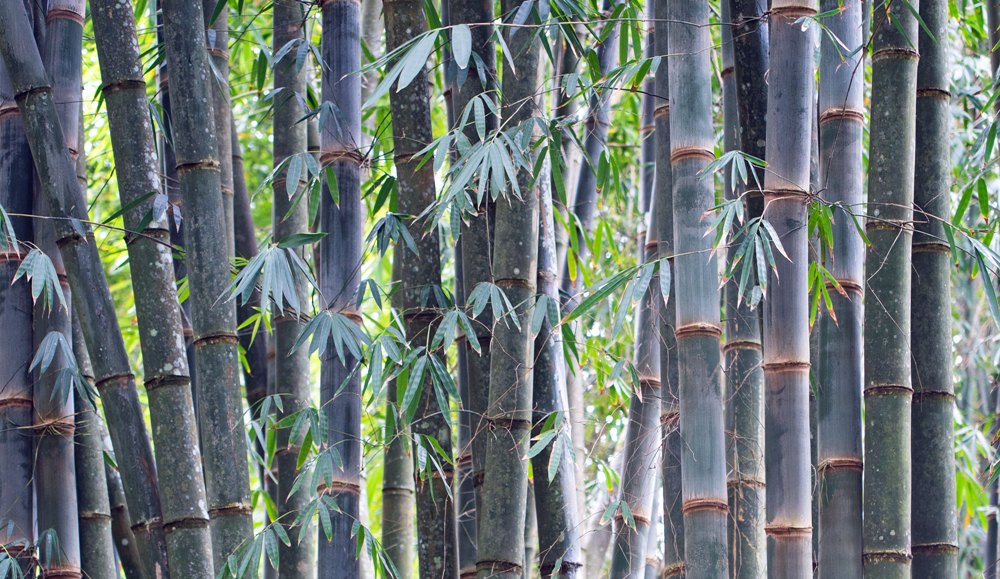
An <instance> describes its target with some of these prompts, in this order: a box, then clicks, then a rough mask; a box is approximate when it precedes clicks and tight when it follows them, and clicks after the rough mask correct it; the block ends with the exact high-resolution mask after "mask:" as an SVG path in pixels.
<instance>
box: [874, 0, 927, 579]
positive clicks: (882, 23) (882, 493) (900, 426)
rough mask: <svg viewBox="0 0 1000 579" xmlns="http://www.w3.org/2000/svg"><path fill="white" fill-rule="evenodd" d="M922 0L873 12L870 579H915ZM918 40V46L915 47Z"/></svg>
mask: <svg viewBox="0 0 1000 579" xmlns="http://www.w3.org/2000/svg"><path fill="white" fill-rule="evenodd" d="M917 8H918V3H917V2H916V0H911V1H910V2H906V3H903V2H890V1H889V0H883V1H880V2H878V4H876V7H875V12H874V17H873V26H874V35H875V37H874V39H873V52H872V99H871V127H870V128H869V131H868V132H869V154H868V157H869V158H870V159H878V160H879V162H878V163H872V164H871V165H870V166H869V169H868V212H867V216H868V220H867V223H866V226H865V228H866V230H867V233H868V239H869V240H870V241H871V245H870V246H869V249H868V253H867V255H866V259H865V271H866V276H867V280H868V284H867V286H866V287H865V304H866V306H865V314H864V359H865V368H864V371H865V387H864V398H865V416H864V420H865V425H864V426H865V429H864V432H865V449H864V451H865V455H864V459H865V477H864V525H863V527H864V572H865V577H875V578H882V577H909V576H910V568H911V551H910V538H911V528H910V521H911V516H910V506H911V489H912V482H911V478H910V476H911V470H912V465H911V459H910V445H911V429H910V424H911V406H912V395H913V386H912V383H911V372H910V364H911V362H910V360H911V356H912V355H913V352H912V351H911V350H910V288H911V286H910V273H911V272H910V265H911V259H910V246H911V241H912V230H911V223H912V221H913V207H912V204H913V174H914V173H913V172H914V156H915V151H914V144H913V143H914V138H915V132H916V129H915V122H916V120H915V119H916V94H917V93H916V86H917V61H918V60H919V55H918V52H917V47H916V46H914V45H913V44H912V42H916V39H917V33H918V25H917V19H916V18H915V16H914V15H913V14H912V13H911V12H910V10H911V9H917ZM911 41H912V42H911Z"/></svg>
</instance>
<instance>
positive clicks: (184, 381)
mask: <svg viewBox="0 0 1000 579" xmlns="http://www.w3.org/2000/svg"><path fill="white" fill-rule="evenodd" d="M165 386H181V387H185V388H186V387H190V386H191V377H190V376H185V375H165V376H156V377H154V378H150V379H148V380H146V381H145V382H144V383H143V387H144V388H145V389H146V392H152V391H153V390H158V389H160V388H163V387H165Z"/></svg>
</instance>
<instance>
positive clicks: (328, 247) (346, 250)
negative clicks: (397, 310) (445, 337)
mask: <svg viewBox="0 0 1000 579" xmlns="http://www.w3.org/2000/svg"><path fill="white" fill-rule="evenodd" d="M322 9H323V46H322V55H323V61H324V63H325V67H324V69H323V91H322V92H323V101H327V102H331V103H333V104H334V105H336V106H337V108H338V109H339V110H340V116H339V117H338V118H336V119H334V118H327V119H326V120H324V122H323V126H322V127H321V128H320V130H321V141H322V143H321V155H320V165H321V166H323V167H324V168H325V170H326V171H333V172H334V173H335V174H336V180H337V184H338V188H339V191H338V193H339V198H340V203H339V204H337V203H334V202H333V197H332V194H331V192H330V191H329V190H328V186H327V183H326V181H328V180H324V185H323V192H322V194H321V201H320V209H319V211H320V231H323V232H325V233H327V234H328V235H327V236H326V237H324V238H323V239H322V240H321V241H320V243H319V254H320V255H319V263H320V268H319V269H320V274H319V278H320V279H319V285H320V294H321V296H322V300H323V303H322V306H323V308H324V309H326V310H329V311H332V312H336V313H339V314H340V315H343V316H345V317H347V318H348V319H350V320H352V321H353V322H355V323H358V324H360V322H361V316H360V314H359V313H358V312H357V311H356V310H355V305H354V304H355V300H356V295H357V292H358V287H359V285H360V279H361V278H360V267H361V260H362V254H363V249H362V247H363V246H362V237H363V235H362V228H363V226H364V225H363V223H364V215H365V211H364V205H363V204H362V201H361V166H360V165H361V161H362V157H361V153H360V150H359V149H360V147H361V145H362V144H363V139H362V135H361V78H360V76H358V75H357V74H354V73H355V71H357V70H358V68H359V67H360V65H361V54H360V52H361V45H360V34H361V24H360V7H359V5H358V3H357V2H354V1H353V0H326V1H324V2H323V3H322ZM331 117H332V115H331ZM360 363H361V361H360V360H355V359H354V358H353V357H352V356H350V355H349V354H347V355H345V357H344V359H340V358H338V357H337V355H336V353H334V352H333V349H332V348H328V349H327V353H326V354H325V355H324V357H323V359H322V372H321V378H320V399H321V402H322V407H323V409H324V410H325V412H326V413H327V417H328V419H329V422H330V430H329V435H328V439H327V441H326V443H327V449H328V452H336V453H338V454H339V456H340V460H341V462H340V464H342V466H341V467H336V468H335V469H334V477H333V481H332V482H333V484H332V485H327V487H326V488H321V489H319V490H320V492H322V493H326V494H327V496H329V497H330V498H331V499H333V500H334V501H335V502H336V503H337V506H338V507H339V508H340V512H333V513H330V518H331V520H332V538H333V540H331V541H328V540H327V538H326V535H325V534H324V532H323V530H322V529H321V530H320V533H319V574H320V576H321V577H333V578H339V577H344V578H352V577H356V576H358V574H359V573H360V562H359V560H358V559H357V558H356V557H355V548H354V544H353V542H352V541H351V528H352V526H353V525H354V522H355V521H356V520H358V519H359V516H360V510H359V509H360V507H359V501H360V495H361V458H362V457H361V384H360V376H359V374H360Z"/></svg>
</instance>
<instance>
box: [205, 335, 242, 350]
mask: <svg viewBox="0 0 1000 579" xmlns="http://www.w3.org/2000/svg"><path fill="white" fill-rule="evenodd" d="M238 342H239V338H237V337H236V334H235V333H230V332H219V333H217V334H208V335H205V336H201V337H198V338H195V340H194V347H195V348H197V347H199V346H214V345H216V344H232V345H236V344H237V343H238Z"/></svg>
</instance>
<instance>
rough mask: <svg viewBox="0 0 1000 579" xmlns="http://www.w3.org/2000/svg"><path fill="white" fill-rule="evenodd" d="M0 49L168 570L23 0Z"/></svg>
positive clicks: (122, 365) (13, 9)
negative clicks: (27, 111)
mask: <svg viewBox="0 0 1000 579" xmlns="http://www.w3.org/2000/svg"><path fill="white" fill-rule="evenodd" d="M0 54H2V56H3V59H4V62H5V63H6V66H7V71H8V73H9V74H10V78H11V81H12V85H13V88H14V91H13V92H14V94H15V95H16V100H17V101H18V108H19V109H22V110H30V111H31V112H32V114H31V115H27V116H23V118H24V121H25V132H26V134H27V136H28V143H29V145H30V146H31V150H32V158H33V160H34V164H35V169H36V172H37V173H38V175H39V178H40V181H41V185H42V190H43V191H44V192H45V196H46V197H47V198H48V201H49V208H50V210H51V212H52V215H53V216H55V217H60V218H68V219H57V220H55V221H54V222H53V223H54V228H55V234H56V242H57V244H58V245H59V248H60V252H61V253H62V257H63V260H64V262H65V264H66V270H67V274H68V277H69V282H70V286H71V287H87V288H88V291H77V292H74V298H75V299H76V304H75V306H76V309H77V311H78V312H79V315H80V322H81V325H82V326H83V330H84V335H85V336H86V338H87V346H88V349H89V351H90V353H91V356H92V361H93V364H94V371H95V372H94V373H95V378H96V386H97V389H98V391H99V392H100V393H101V398H102V400H103V401H104V409H105V412H106V414H107V418H108V427H109V429H110V431H111V437H112V440H113V441H114V442H115V447H116V448H118V449H119V452H118V455H119V460H120V461H121V464H122V465H123V471H124V472H125V477H126V478H125V480H124V483H125V492H126V496H127V497H128V498H129V502H130V506H134V508H132V509H131V511H132V514H133V520H134V522H135V530H136V539H137V540H138V541H139V543H140V551H141V552H143V553H144V560H145V562H146V564H147V566H148V569H149V570H150V571H152V570H154V569H157V570H158V571H159V572H160V574H161V575H163V576H166V574H167V558H166V544H165V540H164V535H163V528H162V524H161V523H160V521H161V520H162V518H161V516H160V500H159V499H160V497H159V489H158V486H157V480H156V474H155V473H156V469H155V466H154V462H153V453H152V449H151V447H150V443H149V438H148V435H147V434H146V430H145V425H144V424H143V418H142V411H141V409H140V406H139V398H138V394H137V392H136V389H135V377H134V375H133V374H132V371H131V368H130V367H129V359H128V354H127V353H126V351H125V345H124V343H123V341H122V339H121V331H120V330H119V328H118V323H117V317H116V314H115V309H114V304H113V303H112V301H111V294H110V292H109V291H108V285H107V279H106V278H105V277H104V271H103V266H102V265H101V260H100V256H99V255H98V253H97V246H96V244H95V242H94V238H93V234H92V232H91V231H90V228H89V225H87V224H86V222H87V213H86V210H87V205H86V202H85V200H84V199H83V195H82V192H81V191H80V187H79V183H78V182H77V180H76V175H75V171H74V167H73V163H72V160H71V158H70V156H69V153H68V152H67V151H66V148H65V145H64V144H63V139H62V129H61V128H60V124H59V117H58V114H57V112H56V108H55V104H54V102H53V94H52V88H51V86H50V85H49V82H48V79H47V75H46V73H45V69H44V67H43V65H42V60H41V56H40V55H39V53H38V50H37V47H36V46H35V44H34V42H33V38H32V35H31V27H30V25H29V22H28V17H27V13H26V12H25V11H24V8H23V7H22V6H21V5H20V3H17V2H10V3H5V4H4V5H3V8H2V9H0Z"/></svg>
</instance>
